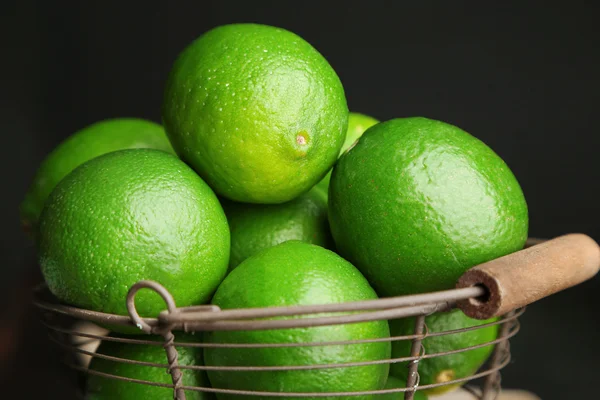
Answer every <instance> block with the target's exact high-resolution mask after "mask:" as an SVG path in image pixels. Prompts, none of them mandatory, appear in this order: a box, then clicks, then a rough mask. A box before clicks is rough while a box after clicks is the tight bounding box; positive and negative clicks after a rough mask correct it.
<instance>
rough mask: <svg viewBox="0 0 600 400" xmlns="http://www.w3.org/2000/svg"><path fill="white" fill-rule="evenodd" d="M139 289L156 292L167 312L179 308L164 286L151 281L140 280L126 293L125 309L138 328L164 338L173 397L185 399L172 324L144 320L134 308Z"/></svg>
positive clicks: (176, 399) (176, 310) (175, 310)
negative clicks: (152, 323) (160, 324)
mask: <svg viewBox="0 0 600 400" xmlns="http://www.w3.org/2000/svg"><path fill="white" fill-rule="evenodd" d="M141 289H150V290H153V291H155V292H156V293H158V294H159V295H160V296H161V297H162V298H163V300H164V301H165V303H166V304H167V310H168V312H169V313H172V314H177V313H179V310H178V309H177V306H176V305H175V299H173V296H171V293H169V291H168V290H167V289H165V287H164V286H162V285H160V284H158V283H156V282H153V281H140V282H138V283H136V284H135V285H133V286H132V287H131V289H129V292H128V293H127V311H128V312H129V316H130V317H131V319H132V320H133V322H134V323H135V325H136V326H137V327H138V328H139V329H141V330H142V331H144V332H145V333H148V334H152V333H154V334H159V335H161V336H162V337H163V338H164V339H165V341H164V343H163V347H164V349H165V352H166V353H167V361H168V363H169V369H168V372H169V373H170V374H171V381H172V382H173V398H174V399H175V400H186V396H185V391H184V390H183V387H182V386H183V382H182V380H183V379H182V378H183V373H182V372H181V369H180V368H179V363H178V362H177V358H178V354H177V349H176V348H175V335H173V332H172V331H171V329H172V328H173V324H167V325H165V326H158V327H152V326H150V325H148V324H147V323H146V322H144V320H143V319H142V318H141V317H140V315H139V314H138V312H137V310H136V308H135V296H136V294H137V293H138V292H139V291H140V290H141Z"/></svg>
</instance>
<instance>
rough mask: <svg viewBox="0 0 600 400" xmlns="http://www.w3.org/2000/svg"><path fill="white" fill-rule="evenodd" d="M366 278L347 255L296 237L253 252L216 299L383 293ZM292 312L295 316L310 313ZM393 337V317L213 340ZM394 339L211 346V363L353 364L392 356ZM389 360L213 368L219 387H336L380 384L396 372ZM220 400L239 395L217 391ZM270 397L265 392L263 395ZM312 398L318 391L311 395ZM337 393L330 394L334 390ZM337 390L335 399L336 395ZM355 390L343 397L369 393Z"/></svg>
mask: <svg viewBox="0 0 600 400" xmlns="http://www.w3.org/2000/svg"><path fill="white" fill-rule="evenodd" d="M376 298H377V295H376V294H375V292H374V291H373V289H372V288H371V287H370V286H369V284H368V282H367V281H366V279H365V278H364V277H363V276H362V275H361V274H360V272H358V270H357V269H356V268H354V267H353V266H352V265H351V264H350V263H348V262H347V261H346V260H344V259H342V258H341V257H339V256H338V255H337V254H335V253H333V252H331V251H329V250H326V249H324V248H322V247H319V246H316V245H312V244H308V243H304V242H300V241H293V240H292V241H288V242H284V243H282V244H279V245H277V246H273V247H270V248H267V249H265V250H262V251H260V252H259V253H257V254H255V255H253V256H251V257H249V258H247V259H246V260H245V261H243V262H242V263H241V264H240V265H239V266H238V267H237V268H236V269H234V270H233V271H232V272H231V273H230V274H229V275H228V276H227V277H226V278H225V280H224V281H223V283H222V284H221V285H220V286H219V289H218V290H217V292H216V293H215V296H214V297H213V300H212V303H213V304H216V305H218V306H219V307H221V308H222V309H232V308H249V307H272V306H295V305H307V304H330V303H342V302H350V301H358V300H370V299H376ZM307 317H308V316H301V317H299V316H292V317H286V319H290V318H307ZM388 336H389V330H388V325H387V321H373V322H361V323H355V324H346V325H331V326H320V327H310V328H295V329H277V330H262V331H250V330H245V331H214V332H209V333H207V335H206V337H205V340H206V342H208V343H249V344H262V343H294V344H299V345H300V344H302V343H309V342H310V343H313V342H330V341H340V340H360V339H376V338H385V337H388ZM389 355H390V343H389V342H386V341H383V342H368V343H358V344H348V345H320V346H289V347H276V348H273V347H260V348H247V347H245V348H220V347H215V348H210V347H207V348H205V350H204V359H205V362H206V365H210V366H253V365H254V366H291V365H313V364H329V363H350V362H363V361H373V360H384V359H387V358H389ZM388 369H389V365H388V364H387V363H381V364H375V365H366V366H353V367H339V368H321V369H305V370H302V369H297V370H292V371H223V370H211V371H208V377H209V379H210V382H211V384H212V385H213V387H215V388H227V389H243V390H258V391H275V392H335V391H362V390H378V389H381V388H383V385H384V384H385V381H386V379H387V376H388ZM217 397H218V398H220V399H230V398H236V397H235V396H231V395H226V394H217ZM256 398H257V399H266V398H267V397H265V396H256ZM304 398H312V397H310V396H309V397H304ZM328 398H329V397H328ZM332 398H333V397H331V398H329V399H332ZM366 398H371V396H350V397H340V399H346V400H349V399H366Z"/></svg>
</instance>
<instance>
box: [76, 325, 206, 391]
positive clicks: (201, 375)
mask: <svg viewBox="0 0 600 400" xmlns="http://www.w3.org/2000/svg"><path fill="white" fill-rule="evenodd" d="M129 338H131V337H129ZM135 338H136V339H141V340H154V341H157V342H161V343H162V342H163V339H162V338H161V337H154V336H140V337H135ZM175 340H176V341H179V342H196V341H197V339H195V337H193V336H191V335H182V334H177V335H176V338H175ZM176 349H177V355H178V357H177V363H178V365H181V366H193V365H197V366H201V365H204V364H203V362H202V348H200V347H184V346H176ZM96 354H101V355H105V356H110V357H118V358H123V359H126V360H133V361H142V362H147V363H154V364H165V365H168V364H169V363H168V361H167V355H166V352H165V350H164V349H163V347H162V345H160V344H159V345H156V346H154V345H150V344H132V343H120V342H112V341H108V340H105V341H103V342H102V344H101V345H100V346H99V347H98V349H97V350H96ZM90 370H91V371H92V373H90V374H89V379H88V382H87V395H86V399H88V400H140V399H141V400H164V399H170V398H173V389H170V388H165V387H160V386H151V385H147V384H142V383H133V382H126V381H123V380H119V379H115V378H108V377H103V376H99V375H94V374H93V372H100V373H104V374H111V375H116V376H119V377H123V378H131V379H138V380H144V381H149V382H154V383H162V384H168V385H172V384H173V381H172V378H171V374H170V373H169V372H168V371H167V369H166V368H164V367H152V366H146V365H143V366H140V365H134V364H127V363H125V362H120V361H114V360H107V359H105V358H100V357H94V358H93V359H92V362H91V363H90ZM181 372H182V373H183V377H182V383H183V385H184V386H196V387H210V385H209V383H208V379H207V377H206V373H205V372H204V371H200V370H191V369H181ZM185 394H186V398H187V399H188V400H200V399H203V400H208V399H212V398H214V396H213V395H212V394H210V393H203V392H200V391H193V390H186V391H185Z"/></svg>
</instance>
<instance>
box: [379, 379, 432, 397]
mask: <svg viewBox="0 0 600 400" xmlns="http://www.w3.org/2000/svg"><path fill="white" fill-rule="evenodd" d="M405 387H406V382H405V381H403V380H401V379H398V378H396V377H393V376H391V375H390V376H389V377H388V380H387V382H386V384H385V387H384V389H398V388H405ZM373 400H404V392H397V393H386V394H381V395H378V396H373ZM413 400H427V395H426V394H425V393H424V392H423V391H422V390H417V391H416V392H415V396H414V397H413Z"/></svg>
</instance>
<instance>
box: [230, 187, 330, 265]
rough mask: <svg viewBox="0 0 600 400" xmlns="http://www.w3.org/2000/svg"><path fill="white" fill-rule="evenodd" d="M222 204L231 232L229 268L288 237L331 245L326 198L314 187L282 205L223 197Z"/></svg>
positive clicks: (320, 244)
mask: <svg viewBox="0 0 600 400" xmlns="http://www.w3.org/2000/svg"><path fill="white" fill-rule="evenodd" d="M221 204H222V206H223V209H224V210H225V215H226V216H227V221H228V222H229V229H230V231H231V255H230V257H229V269H233V268H235V267H237V266H238V264H239V263H241V262H242V261H244V260H245V259H246V258H248V257H250V256H251V255H253V254H255V253H257V252H258V251H260V250H262V249H265V248H267V247H271V246H274V245H276V244H279V243H283V242H285V241H288V240H302V241H304V242H307V243H312V244H316V245H319V246H322V247H325V248H328V249H331V248H333V239H332V238H331V233H330V232H329V222H328V220H327V199H326V197H325V194H324V193H323V192H322V191H321V190H318V189H317V188H314V189H311V190H310V191H309V192H308V193H305V194H303V195H300V196H299V197H296V198H295V199H294V200H291V201H288V202H286V203H282V204H248V203H238V202H233V201H228V200H224V199H222V200H221Z"/></svg>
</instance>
